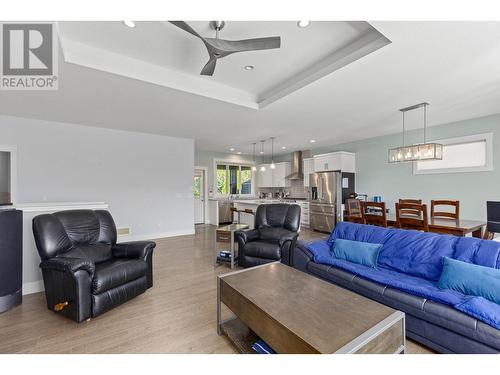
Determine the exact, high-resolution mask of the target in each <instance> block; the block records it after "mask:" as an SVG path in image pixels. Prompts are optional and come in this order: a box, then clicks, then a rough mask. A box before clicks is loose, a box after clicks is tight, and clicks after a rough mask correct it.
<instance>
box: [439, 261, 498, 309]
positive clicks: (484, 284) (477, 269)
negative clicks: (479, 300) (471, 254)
mask: <svg viewBox="0 0 500 375" xmlns="http://www.w3.org/2000/svg"><path fill="white" fill-rule="evenodd" d="M438 287H439V288H440V289H453V290H456V291H457V292H460V293H463V294H469V295H472V296H478V297H484V298H486V299H488V300H490V301H492V302H495V303H497V304H499V305H500V270H498V269H495V268H490V267H484V266H478V265H476V264H472V263H467V262H462V261H460V260H455V259H451V258H447V257H445V258H444V259H443V273H442V274H441V277H440V279H439V283H438Z"/></svg>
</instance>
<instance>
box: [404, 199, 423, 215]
mask: <svg viewBox="0 0 500 375" xmlns="http://www.w3.org/2000/svg"><path fill="white" fill-rule="evenodd" d="M399 204H422V199H400V200H399ZM403 213H404V214H405V215H414V216H418V214H419V213H418V211H415V210H411V209H408V210H405V211H403Z"/></svg>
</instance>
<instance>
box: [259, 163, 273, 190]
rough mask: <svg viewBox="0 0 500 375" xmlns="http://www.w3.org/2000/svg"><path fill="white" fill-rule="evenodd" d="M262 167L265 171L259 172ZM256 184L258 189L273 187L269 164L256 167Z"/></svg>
mask: <svg viewBox="0 0 500 375" xmlns="http://www.w3.org/2000/svg"><path fill="white" fill-rule="evenodd" d="M262 167H264V168H265V170H264V171H261V168H262ZM256 173H257V183H258V187H260V188H261V187H262V188H268V187H272V186H273V170H272V169H271V167H270V165H269V164H260V165H259V166H257V172H256Z"/></svg>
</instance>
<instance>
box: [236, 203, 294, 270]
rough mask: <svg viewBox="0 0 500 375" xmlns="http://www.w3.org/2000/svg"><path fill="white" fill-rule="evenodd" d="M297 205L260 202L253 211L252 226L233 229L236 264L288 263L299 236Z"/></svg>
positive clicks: (290, 261)
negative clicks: (235, 243) (236, 248)
mask: <svg viewBox="0 0 500 375" xmlns="http://www.w3.org/2000/svg"><path fill="white" fill-rule="evenodd" d="M299 228H300V206H299V205H297V204H262V205H260V206H258V207H257V212H256V213H255V225H254V229H250V230H243V231H237V232H236V233H235V238H236V240H237V241H238V265H239V266H240V267H253V266H257V265H259V264H265V263H270V262H275V261H281V262H282V263H285V264H287V265H292V254H293V248H294V247H295V244H296V242H297V238H298V236H299V234H298V231H299Z"/></svg>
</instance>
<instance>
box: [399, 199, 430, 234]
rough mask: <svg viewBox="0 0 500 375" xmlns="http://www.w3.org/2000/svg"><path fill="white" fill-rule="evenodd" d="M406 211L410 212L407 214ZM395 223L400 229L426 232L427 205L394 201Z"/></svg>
mask: <svg viewBox="0 0 500 375" xmlns="http://www.w3.org/2000/svg"><path fill="white" fill-rule="evenodd" d="M406 212H410V213H409V214H407V213H406ZM415 213H417V214H415ZM396 225H397V226H398V228H401V229H415V230H420V231H423V232H428V231H429V221H428V218H427V205H425V204H411V203H396Z"/></svg>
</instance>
